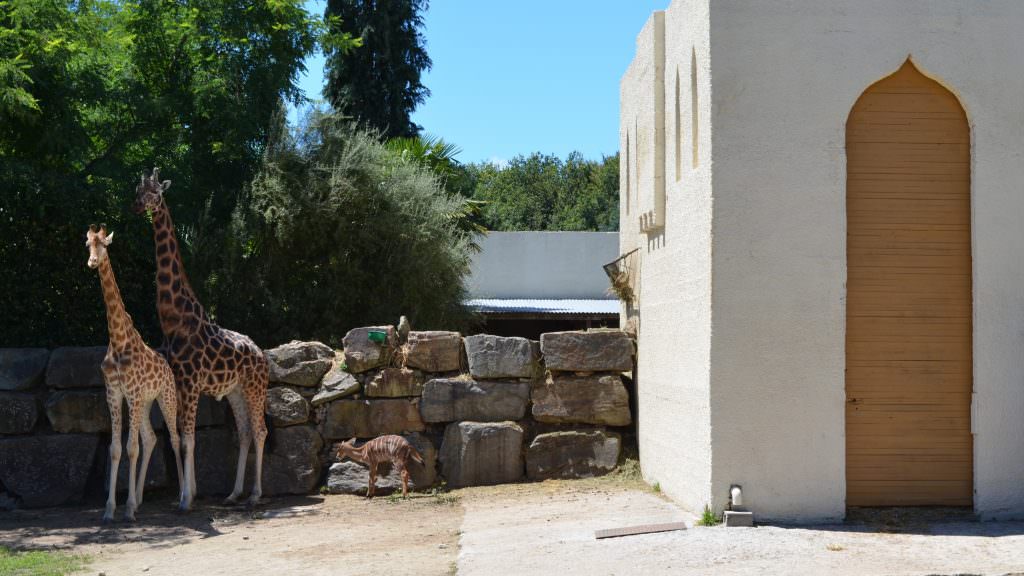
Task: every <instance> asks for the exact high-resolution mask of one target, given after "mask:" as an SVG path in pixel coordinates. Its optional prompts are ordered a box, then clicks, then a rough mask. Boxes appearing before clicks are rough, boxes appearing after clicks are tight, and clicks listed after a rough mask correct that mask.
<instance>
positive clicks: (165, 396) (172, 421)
mask: <svg viewBox="0 0 1024 576" xmlns="http://www.w3.org/2000/svg"><path fill="white" fill-rule="evenodd" d="M172 382H173V381H172ZM156 401H157V404H159V405H160V412H161V413H162V414H163V415H164V422H165V423H166V424H167V434H168V436H170V438H171V450H173V451H174V465H175V466H176V467H177V468H178V498H179V500H180V499H181V492H182V490H184V486H185V479H184V473H183V472H182V470H181V437H180V436H178V399H177V393H176V392H175V390H174V386H173V384H171V385H168V386H165V387H164V389H163V391H162V392H161V393H160V396H159V397H158V398H157V399H156Z"/></svg>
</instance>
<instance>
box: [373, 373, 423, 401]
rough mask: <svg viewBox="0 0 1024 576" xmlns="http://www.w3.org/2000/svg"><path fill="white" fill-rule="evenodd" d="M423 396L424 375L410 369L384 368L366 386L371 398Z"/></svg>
mask: <svg viewBox="0 0 1024 576" xmlns="http://www.w3.org/2000/svg"><path fill="white" fill-rule="evenodd" d="M421 394H423V373H422V372H420V371H419V370H410V369H408V368H384V369H383V370H381V371H380V372H379V373H378V374H377V376H375V377H374V379H373V380H371V381H370V383H369V385H367V386H366V395H367V396H370V397H374V396H377V397H384V398H401V397H403V396H419V395H421Z"/></svg>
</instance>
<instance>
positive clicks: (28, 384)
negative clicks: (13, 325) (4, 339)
mask: <svg viewBox="0 0 1024 576" xmlns="http://www.w3.org/2000/svg"><path fill="white" fill-rule="evenodd" d="M49 359H50V351H49V350H47V349H46V348H0V390H12V391H14V390H28V389H30V388H33V387H34V386H35V385H36V384H39V383H40V382H42V380H43V373H44V372H45V371H46V364H47V362H48V361H49Z"/></svg>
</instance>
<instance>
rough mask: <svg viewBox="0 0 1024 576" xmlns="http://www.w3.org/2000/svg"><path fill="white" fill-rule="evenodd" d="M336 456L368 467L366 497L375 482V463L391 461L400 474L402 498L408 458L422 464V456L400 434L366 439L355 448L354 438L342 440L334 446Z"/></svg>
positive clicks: (404, 492) (405, 492) (407, 478)
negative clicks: (336, 452)
mask: <svg viewBox="0 0 1024 576" xmlns="http://www.w3.org/2000/svg"><path fill="white" fill-rule="evenodd" d="M336 448H337V451H338V458H340V459H341V460H344V459H345V457H346V456H347V457H349V458H351V459H353V460H355V461H357V462H362V463H363V464H366V465H367V466H369V467H370V482H369V484H368V485H367V486H366V497H367V498H373V493H374V491H375V489H376V486H374V484H375V483H376V482H377V465H378V464H381V463H383V462H387V461H389V460H390V461H391V464H392V465H393V466H394V467H395V469H396V470H398V472H399V474H401V475H402V498H405V497H406V496H408V494H409V470H408V468H407V467H408V465H409V460H410V459H411V460H415V461H416V462H419V463H420V464H423V457H422V456H420V453H419V452H417V451H416V448H413V446H412V444H409V441H408V440H406V439H405V438H402V437H401V436H398V435H395V434H389V435H387V436H378V437H376V438H374V439H373V440H370V441H368V442H367V443H366V444H363V445H362V446H360V447H359V448H356V439H355V438H352V439H351V440H349V441H348V442H343V443H341V444H338V445H337V446H336Z"/></svg>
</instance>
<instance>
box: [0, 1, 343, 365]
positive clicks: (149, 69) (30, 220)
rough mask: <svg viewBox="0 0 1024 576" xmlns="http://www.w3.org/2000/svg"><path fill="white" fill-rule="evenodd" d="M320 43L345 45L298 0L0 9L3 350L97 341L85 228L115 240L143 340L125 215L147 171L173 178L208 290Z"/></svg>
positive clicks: (142, 281)
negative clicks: (279, 117)
mask: <svg viewBox="0 0 1024 576" xmlns="http://www.w3.org/2000/svg"><path fill="white" fill-rule="evenodd" d="M327 40H329V42H330V44H331V45H332V46H334V47H335V48H334V49H335V50H338V51H343V50H344V49H347V48H351V47H352V46H353V45H354V41H353V40H352V39H351V37H345V36H344V35H341V34H337V33H334V34H330V35H329V36H328V35H327V27H326V24H325V23H324V22H323V21H322V20H321V19H318V18H313V17H312V16H310V15H309V14H308V13H307V12H306V11H305V10H304V9H303V7H302V2H301V0H265V1H262V2H247V1H246V2H243V1H241V0H230V1H221V0H180V1H179V0H140V1H138V2H125V1H115V0H76V1H74V2H71V1H67V2H60V1H55V0H8V1H4V2H0V190H2V191H3V192H2V194H0V221H3V223H4V225H5V227H6V229H7V231H8V234H7V239H6V240H7V241H6V242H3V243H0V267H2V268H3V270H4V271H5V274H4V276H3V280H2V284H0V293H2V296H0V298H2V300H0V305H2V306H3V309H4V310H5V311H6V314H5V315H4V320H3V324H2V327H3V330H0V334H2V336H0V345H22V346H24V345H43V346H47V345H56V344H75V343H83V344H94V343H98V342H103V341H105V340H106V334H105V326H106V324H105V322H104V320H103V313H104V311H103V305H102V299H101V298H100V293H99V289H98V282H97V281H96V279H95V274H94V273H91V272H90V271H89V270H87V269H86V268H85V267H84V266H83V265H82V264H84V262H85V257H84V256H85V252H84V248H83V245H84V244H83V234H84V231H85V229H86V227H87V226H88V224H89V223H92V222H106V223H108V225H110V227H111V229H114V230H117V231H118V232H119V234H118V238H119V241H118V244H117V246H116V248H115V249H113V250H112V251H111V255H112V259H113V263H114V268H115V271H116V273H117V276H118V280H119V283H120V284H121V292H122V295H123V297H124V299H125V301H126V306H127V308H128V310H129V311H130V312H131V313H132V314H133V317H134V320H135V323H136V324H137V325H138V326H139V327H140V329H142V331H143V333H144V334H147V335H149V336H150V338H153V337H155V335H156V334H157V333H158V330H157V324H156V318H155V313H154V305H153V297H154V289H153V287H152V283H153V270H154V267H153V261H152V259H153V252H152V241H151V239H150V231H149V225H148V224H147V223H146V222H145V221H144V220H143V219H142V218H139V217H138V216H136V215H134V214H131V213H130V211H129V206H130V203H131V199H132V196H133V194H134V186H135V182H136V181H137V179H138V174H140V172H141V171H142V170H143V169H144V168H146V167H151V166H153V165H154V164H157V165H159V166H161V167H162V168H163V169H164V173H165V174H167V175H169V176H170V177H171V178H173V179H174V181H175V186H174V191H175V192H174V193H173V194H171V195H169V197H168V200H169V202H170V204H171V209H172V210H173V212H174V216H175V221H176V222H177V223H178V226H179V235H180V236H181V238H182V241H183V242H182V243H183V248H184V249H185V252H186V254H185V259H186V266H187V267H188V268H189V273H190V275H191V277H192V280H193V284H194V285H195V287H196V288H197V289H198V290H199V292H200V296H201V297H202V296H204V295H205V294H207V293H208V292H209V291H210V290H211V289H213V288H215V286H214V284H215V281H216V277H217V273H216V271H217V270H218V268H220V267H222V266H223V265H224V263H223V262H222V260H223V258H224V250H223V249H222V247H223V246H224V245H225V243H226V241H227V238H226V234H227V230H228V228H229V226H228V224H229V223H230V220H231V215H232V213H233V212H234V209H235V206H236V204H237V200H238V196H239V194H240V192H241V190H242V188H243V185H244V184H245V183H247V182H249V181H250V180H251V179H252V177H253V175H254V174H255V173H256V171H257V169H258V168H259V165H260V160H261V157H262V154H263V147H264V143H265V142H266V140H267V137H268V129H269V127H270V126H271V119H272V118H273V117H274V115H275V114H276V113H277V111H278V109H279V106H280V103H281V101H282V100H283V99H288V100H293V101H295V100H298V99H300V98H301V92H300V90H299V89H298V85H297V78H298V75H299V73H300V72H301V71H302V70H303V59H304V58H305V57H306V56H307V55H308V54H309V53H310V52H311V51H313V50H314V49H315V48H316V46H317V44H318V42H322V41H327ZM223 320H224V321H225V323H227V324H230V319H229V318H224V319H223Z"/></svg>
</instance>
